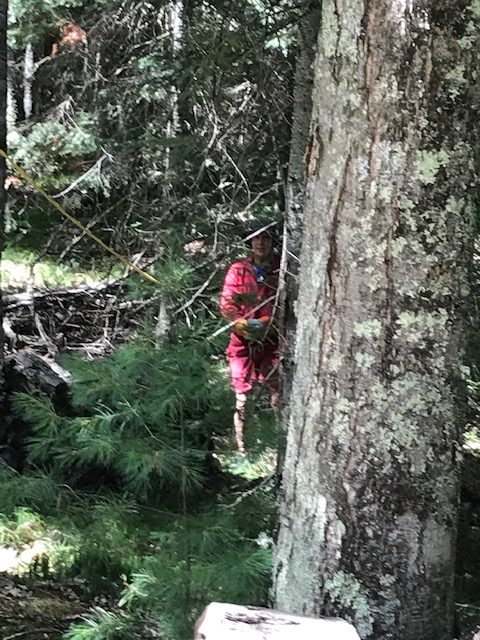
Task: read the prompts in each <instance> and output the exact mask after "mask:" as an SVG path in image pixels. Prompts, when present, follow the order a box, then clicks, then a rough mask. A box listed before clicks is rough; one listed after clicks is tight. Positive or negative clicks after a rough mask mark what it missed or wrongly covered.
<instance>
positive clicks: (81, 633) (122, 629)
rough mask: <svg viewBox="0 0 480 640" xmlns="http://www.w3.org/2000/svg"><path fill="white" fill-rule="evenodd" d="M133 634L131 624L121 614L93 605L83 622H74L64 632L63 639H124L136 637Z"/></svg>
mask: <svg viewBox="0 0 480 640" xmlns="http://www.w3.org/2000/svg"><path fill="white" fill-rule="evenodd" d="M132 634H133V629H132V625H131V624H129V621H128V620H127V619H126V618H125V617H124V616H123V615H122V614H115V613H112V612H110V611H105V609H102V608H101V607H95V608H94V609H93V610H92V615H91V617H89V618H86V619H85V622H83V623H80V624H74V625H72V627H71V628H70V629H69V630H68V631H67V632H66V633H65V634H64V636H63V637H64V639H65V640H125V637H126V636H127V635H128V637H129V638H135V637H138V636H136V635H132Z"/></svg>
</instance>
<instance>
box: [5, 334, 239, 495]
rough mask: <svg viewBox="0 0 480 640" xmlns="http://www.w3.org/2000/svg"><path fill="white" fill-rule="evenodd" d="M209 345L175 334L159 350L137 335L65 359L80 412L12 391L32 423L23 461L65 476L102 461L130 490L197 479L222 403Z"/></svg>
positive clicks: (192, 483) (190, 485)
mask: <svg viewBox="0 0 480 640" xmlns="http://www.w3.org/2000/svg"><path fill="white" fill-rule="evenodd" d="M210 349H211V347H210V345H209V344H208V343H203V344H202V343H198V342H197V341H196V340H195V339H194V338H192V336H187V337H184V336H181V335H179V336H177V342H176V344H167V345H165V346H164V347H163V348H162V349H161V350H160V351H156V350H154V349H152V347H151V345H150V344H142V343H140V342H139V343H133V344H131V345H128V346H125V347H122V348H121V349H119V350H118V351H117V352H115V353H114V354H113V355H112V356H111V357H109V358H106V359H105V360H103V361H99V362H96V363H95V366H92V365H91V364H90V363H87V362H82V361H78V360H72V361H70V362H69V368H70V369H71V371H72V374H73V377H74V380H75V384H74V386H73V392H72V400H73V403H74V406H75V407H76V408H77V410H78V413H79V414H80V415H77V416H76V417H62V416H59V415H57V413H56V412H55V411H54V408H53V407H52V405H51V403H49V402H48V401H47V400H44V399H40V398H36V397H32V396H29V395H25V394H23V395H22V394H19V395H18V396H17V397H16V400H15V410H16V411H17V412H18V413H19V414H21V415H22V416H24V417H25V418H26V419H27V420H28V421H29V422H30V423H31V424H32V429H33V433H32V436H31V438H30V440H29V444H28V459H29V462H30V463H31V464H32V465H33V464H35V465H44V466H46V467H49V466H50V467H51V465H53V468H54V469H55V470H56V472H57V473H59V474H61V475H64V476H65V477H71V474H72V473H74V474H75V473H80V471H79V470H81V469H83V468H85V467H86V468H92V469H95V468H103V469H104V470H105V472H109V473H111V474H113V476H114V477H118V478H120V481H121V482H122V486H123V488H124V490H126V491H128V492H130V493H132V494H134V495H137V496H146V495H148V493H149V492H150V491H154V492H158V490H161V489H162V488H164V489H170V490H172V489H173V488H177V489H181V490H182V491H183V490H184V491H187V492H190V491H192V490H193V489H195V488H197V487H199V485H200V483H201V481H202V477H203V474H204V472H205V468H206V467H205V458H206V453H207V448H208V443H209V438H210V437H211V436H212V434H213V432H215V431H216V432H220V433H222V432H223V431H224V429H225V427H224V421H225V407H226V406H227V407H228V404H229V393H228V390H227V387H226V382H225V378H224V376H222V374H221V371H220V370H219V369H218V367H217V366H216V365H215V362H214V361H212V360H211V358H210ZM85 407H89V408H90V409H88V410H85Z"/></svg>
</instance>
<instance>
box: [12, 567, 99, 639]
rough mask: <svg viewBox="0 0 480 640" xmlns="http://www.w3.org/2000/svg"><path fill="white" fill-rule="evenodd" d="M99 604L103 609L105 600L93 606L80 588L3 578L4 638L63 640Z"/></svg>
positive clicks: (32, 580) (93, 603)
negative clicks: (74, 623) (74, 624)
mask: <svg viewBox="0 0 480 640" xmlns="http://www.w3.org/2000/svg"><path fill="white" fill-rule="evenodd" d="M95 604H97V606H99V605H100V604H102V600H100V601H98V602H97V603H95V602H91V601H90V602H89V601H88V600H87V599H86V598H85V597H84V596H82V595H81V590H80V589H79V588H76V589H75V588H73V587H71V586H67V585H65V586H59V585H55V584H54V583H52V582H50V581H48V582H47V581H40V580H35V579H22V578H16V577H11V576H8V575H7V574H2V575H1V576H0V638H1V640H23V638H25V639H26V640H60V639H61V638H62V635H63V633H64V632H65V631H66V630H67V629H68V627H69V626H70V625H71V624H72V622H75V621H79V620H80V617H81V616H82V614H86V613H87V612H88V610H89V609H90V608H91V607H92V606H93V605H95ZM103 604H104V605H105V600H104V599H103Z"/></svg>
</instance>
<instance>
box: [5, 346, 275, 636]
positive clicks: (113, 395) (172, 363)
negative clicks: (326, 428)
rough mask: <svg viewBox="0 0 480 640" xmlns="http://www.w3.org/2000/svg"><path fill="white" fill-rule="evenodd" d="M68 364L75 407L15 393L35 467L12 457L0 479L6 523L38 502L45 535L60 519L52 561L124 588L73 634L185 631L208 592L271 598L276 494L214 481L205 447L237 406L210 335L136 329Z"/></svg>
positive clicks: (254, 600)
mask: <svg viewBox="0 0 480 640" xmlns="http://www.w3.org/2000/svg"><path fill="white" fill-rule="evenodd" d="M68 366H69V369H70V370H71V371H72V373H73V377H74V384H73V387H72V405H73V415H63V414H61V413H60V412H58V411H56V409H55V407H54V406H53V405H52V403H51V402H49V401H48V400H45V399H43V398H38V397H32V396H28V395H22V394H20V395H18V396H17V397H16V400H15V409H16V411H17V413H19V414H21V415H22V416H23V417H24V419H26V420H27V421H28V422H29V423H30V424H31V428H32V432H31V436H30V438H29V439H28V442H27V454H28V455H27V464H28V473H26V474H24V475H22V476H20V475H18V474H16V473H15V472H13V471H11V470H9V469H7V468H5V469H3V470H2V471H1V474H2V478H1V479H2V480H3V481H2V482H0V500H2V504H3V505H5V514H6V515H5V517H6V518H7V521H8V522H10V523H11V525H12V526H14V524H15V522H14V521H15V518H17V520H18V515H16V513H17V512H16V511H15V509H18V507H19V506H20V507H21V508H24V509H30V510H33V512H37V513H38V514H39V522H40V524H39V525H38V528H39V530H41V531H42V535H43V534H44V533H45V532H46V531H51V530H55V531H56V532H57V533H56V535H55V536H54V537H55V540H54V544H52V545H51V547H50V550H49V554H50V556H51V557H50V558H49V559H48V562H47V569H48V573H49V575H53V576H56V577H57V579H62V577H79V578H82V579H83V580H86V581H87V584H88V585H89V588H90V589H91V590H92V592H97V593H98V592H102V593H108V592H110V593H118V594H119V597H120V600H119V608H118V609H117V610H116V611H105V610H102V609H95V610H92V614H91V616H89V617H88V619H86V620H85V621H84V622H81V623H78V624H75V625H74V626H72V628H71V629H70V630H69V631H68V633H67V635H66V636H65V638H66V640H117V639H119V638H125V637H132V638H135V637H137V636H136V635H135V634H136V633H137V631H138V629H139V622H138V621H139V618H142V617H143V618H144V617H145V616H147V617H148V619H150V620H153V621H155V624H156V625H157V626H158V628H159V630H160V632H161V635H162V637H164V638H166V639H167V640H169V639H170V640H183V639H184V638H186V637H189V636H190V635H191V628H192V623H193V620H194V619H195V617H196V616H197V615H198V614H199V613H200V611H201V610H202V608H203V607H204V606H205V605H206V604H207V603H208V602H210V601H212V600H228V601H232V602H238V603H250V604H266V603H267V600H268V589H269V584H270V572H271V550H270V541H271V537H270V532H271V531H272V528H273V522H274V512H275V508H274V501H273V499H272V497H271V496H270V494H269V493H268V491H266V490H264V489H259V490H258V492H247V494H246V497H245V498H244V499H241V500H238V501H237V500H236V497H235V495H233V496H232V495H231V494H230V493H229V492H225V491H222V492H221V493H220V494H219V493H216V492H215V491H213V490H212V489H211V488H209V466H208V464H207V458H208V455H209V447H211V442H212V438H213V437H218V436H222V435H224V434H225V432H226V431H228V430H229V428H230V419H231V406H230V403H231V398H230V393H229V391H228V388H227V384H226V381H225V376H224V375H223V372H222V371H221V369H220V368H219V367H218V364H217V361H216V359H215V357H212V354H211V345H209V344H207V343H204V342H203V341H201V340H199V339H198V337H195V335H193V336H192V335H190V336H189V337H183V336H181V335H179V336H178V340H177V342H176V343H175V344H166V345H165V346H164V347H163V348H162V350H161V351H155V350H153V349H152V348H151V347H150V345H149V344H148V343H146V342H142V341H139V342H134V343H132V344H130V345H126V346H125V347H123V348H121V349H119V350H118V351H117V352H116V353H115V354H114V355H112V356H111V357H109V358H106V359H104V360H102V361H99V362H95V363H86V362H84V361H78V360H74V361H71V362H69V365H68ZM220 488H221V486H220ZM228 503H230V504H231V505H233V506H232V507H231V508H228V509H226V508H225V506H226V505H227V504H228ZM8 514H10V515H8ZM8 522H5V523H4V524H5V525H7V524H8ZM265 532H266V533H265ZM265 540H267V541H268V542H267V544H265ZM120 592H121V593H120Z"/></svg>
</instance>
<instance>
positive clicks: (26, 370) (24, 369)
mask: <svg viewBox="0 0 480 640" xmlns="http://www.w3.org/2000/svg"><path fill="white" fill-rule="evenodd" d="M3 377H4V381H5V388H4V391H5V400H4V404H3V406H2V407H0V459H1V460H3V461H4V462H6V463H7V464H8V465H9V466H11V467H13V468H14V469H18V470H20V469H21V468H22V467H23V464H24V460H25V447H24V444H25V440H26V439H27V438H28V437H29V436H30V434H31V425H30V424H28V423H26V422H25V420H23V419H22V417H21V416H19V415H17V414H16V413H15V412H14V411H13V410H12V400H13V398H14V396H15V394H16V393H29V394H33V395H39V394H40V395H42V396H44V397H48V398H50V400H51V401H52V403H53V404H54V406H55V407H56V408H58V409H60V410H61V411H65V410H68V408H69V397H68V393H69V385H70V374H69V373H68V372H67V371H65V369H63V368H62V367H61V366H60V365H58V364H57V363H56V362H54V361H53V360H49V359H47V358H45V357H44V356H42V355H40V354H39V353H36V352H35V351H33V350H32V349H23V350H21V351H19V352H18V353H15V354H11V355H9V356H7V358H5V363H4V367H3Z"/></svg>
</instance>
